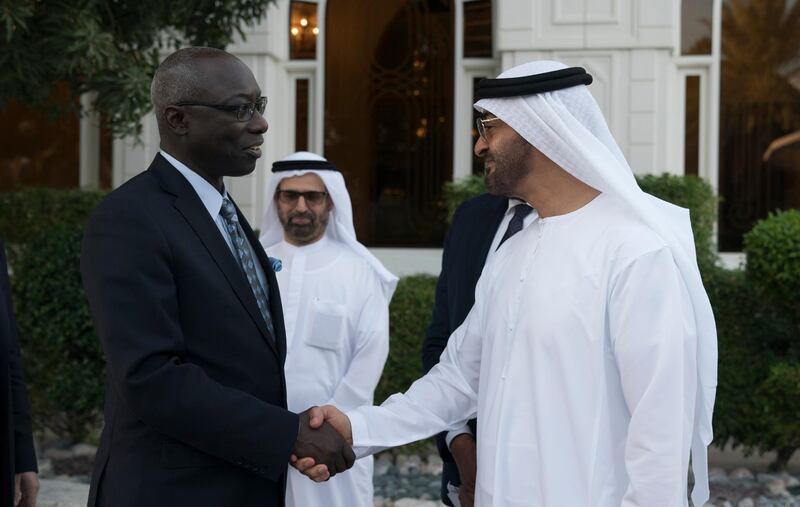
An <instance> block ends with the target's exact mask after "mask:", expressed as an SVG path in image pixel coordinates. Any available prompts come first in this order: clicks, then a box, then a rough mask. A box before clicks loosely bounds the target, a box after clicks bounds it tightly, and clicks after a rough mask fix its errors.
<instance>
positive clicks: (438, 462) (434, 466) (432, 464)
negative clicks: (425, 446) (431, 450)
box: [422, 454, 442, 475]
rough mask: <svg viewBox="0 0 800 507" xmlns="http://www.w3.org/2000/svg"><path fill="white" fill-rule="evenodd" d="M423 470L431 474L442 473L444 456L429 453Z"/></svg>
mask: <svg viewBox="0 0 800 507" xmlns="http://www.w3.org/2000/svg"><path fill="white" fill-rule="evenodd" d="M422 472H423V473H426V474H429V475H439V474H441V473H442V458H440V457H439V455H438V454H429V455H428V457H427V459H426V460H425V465H424V466H423V468H422Z"/></svg>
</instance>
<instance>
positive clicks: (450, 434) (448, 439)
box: [444, 424, 474, 449]
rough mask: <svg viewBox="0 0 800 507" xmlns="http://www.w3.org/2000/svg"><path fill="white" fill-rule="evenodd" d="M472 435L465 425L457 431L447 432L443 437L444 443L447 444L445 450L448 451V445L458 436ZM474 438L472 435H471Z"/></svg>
mask: <svg viewBox="0 0 800 507" xmlns="http://www.w3.org/2000/svg"><path fill="white" fill-rule="evenodd" d="M465 433H466V434H467V435H472V430H470V429H469V426H467V425H466V424H465V425H464V426H462V427H460V428H458V429H455V430H452V431H448V432H447V434H446V435H445V436H444V441H445V442H446V443H447V448H448V449H450V443H451V442H452V441H453V440H454V439H455V438H456V437H457V436H459V435H463V434H465ZM473 436H474V435H473Z"/></svg>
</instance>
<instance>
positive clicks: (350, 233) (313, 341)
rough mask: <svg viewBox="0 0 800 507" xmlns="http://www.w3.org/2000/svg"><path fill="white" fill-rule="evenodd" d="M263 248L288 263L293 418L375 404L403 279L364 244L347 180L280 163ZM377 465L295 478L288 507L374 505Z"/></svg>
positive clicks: (314, 161) (326, 168)
mask: <svg viewBox="0 0 800 507" xmlns="http://www.w3.org/2000/svg"><path fill="white" fill-rule="evenodd" d="M272 171H273V175H272V178H271V180H270V183H269V185H268V187H269V188H268V190H267V192H268V193H267V195H268V196H270V198H271V199H270V201H271V204H270V205H268V206H267V210H266V212H265V214H264V221H263V223H262V226H261V231H262V234H261V238H260V240H261V243H262V244H263V245H264V247H265V248H266V250H267V253H269V255H270V256H272V257H274V258H278V259H280V261H281V263H282V269H281V270H280V271H279V272H278V273H277V279H278V284H279V286H280V289H281V294H282V301H283V311H284V316H285V319H286V341H287V355H286V386H287V394H288V404H289V405H288V406H289V410H292V411H295V412H300V411H303V410H306V409H307V408H309V407H311V406H313V405H324V404H327V403H335V404H337V405H341V406H346V407H353V408H355V407H358V406H360V405H363V404H372V402H373V392H374V391H375V386H376V385H377V384H378V380H379V379H380V376H381V372H382V370H383V365H384V363H385V362H386V357H387V355H388V352H389V301H390V300H391V298H392V294H393V292H394V289H395V286H396V285H397V277H395V276H394V275H392V274H391V273H390V272H389V271H387V270H386V268H385V267H384V266H383V265H382V264H381V262H380V261H379V260H378V259H377V258H375V257H374V256H373V255H372V254H371V253H370V252H369V251H368V250H367V249H366V248H365V247H364V246H363V245H361V244H360V243H359V242H358V241H357V240H356V235H355V230H354V229H353V211H352V208H351V205H350V196H349V195H348V193H347V188H346V187H345V183H344V178H343V177H342V174H341V173H340V172H339V171H338V170H337V169H336V167H335V166H334V165H333V164H332V163H330V162H328V161H327V160H325V159H324V158H322V157H320V156H319V155H316V154H313V153H308V152H298V153H295V154H293V155H290V156H289V157H287V158H285V159H283V160H281V161H278V162H276V163H275V164H274V165H273V166H272ZM372 464H373V463H372V458H371V457H369V458H365V459H362V460H359V461H357V462H356V464H355V465H354V466H353V468H352V469H351V470H350V471H348V472H347V473H345V474H340V475H337V476H336V477H334V478H332V479H330V480H329V481H327V482H325V483H322V484H315V483H312V482H311V481H309V480H307V479H305V478H304V477H303V476H302V475H301V474H300V473H298V472H297V471H296V470H294V469H290V470H289V481H288V484H287V490H286V503H287V507H307V506H308V507H311V506H317V505H318V506H322V505H324V506H326V507H372V496H373V491H372Z"/></svg>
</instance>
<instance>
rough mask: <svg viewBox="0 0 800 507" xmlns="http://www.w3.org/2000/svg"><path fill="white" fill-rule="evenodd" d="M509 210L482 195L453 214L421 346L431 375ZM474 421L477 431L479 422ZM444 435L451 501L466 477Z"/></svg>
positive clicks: (440, 441)
mask: <svg viewBox="0 0 800 507" xmlns="http://www.w3.org/2000/svg"><path fill="white" fill-rule="evenodd" d="M507 210H508V199H507V198H505V197H499V196H494V195H491V194H481V195H479V196H477V197H473V198H472V199H469V200H467V201H465V202H464V203H462V204H461V205H460V206H459V207H458V209H457V210H456V212H455V214H454V215H453V223H452V224H451V225H450V229H449V230H448V231H447V236H446V237H445V240H444V250H443V252H442V272H441V274H440V275H439V281H438V283H437V284H436V303H435V305H434V308H433V317H432V319H431V323H430V325H429V326H428V331H427V333H426V336H425V342H424V343H423V345H422V365H423V367H424V369H425V372H426V373H427V372H428V370H430V369H431V368H433V366H434V365H435V364H436V363H438V362H439V357H440V356H441V355H442V351H443V350H444V349H445V347H446V346H447V340H448V339H449V338H450V334H451V333H452V332H453V331H455V330H456V328H457V327H458V326H460V325H461V323H462V322H464V319H466V318H467V314H468V313H469V311H470V309H472V305H473V304H474V303H475V285H476V284H477V283H478V278H480V276H481V271H482V270H483V265H484V263H485V262H486V257H487V256H488V255H489V247H490V246H491V244H492V240H493V239H494V236H495V234H496V232H497V228H498V226H499V225H500V222H501V221H502V220H503V215H504V214H505V212H506V211H507ZM469 425H470V427H471V429H472V432H473V434H475V431H476V427H475V420H472V421H470V422H469ZM444 435H445V434H444V433H441V434H439V435H437V437H436V445H437V447H438V448H439V454H440V455H441V457H442V460H443V461H444V469H443V470H442V501H444V502H445V503H446V504H447V505H450V501H449V500H448V499H447V483H448V482H450V483H452V484H453V485H460V484H461V479H460V478H459V476H458V468H457V467H456V465H455V461H454V460H453V456H452V455H451V454H450V451H449V450H448V449H447V444H446V443H445V439H444Z"/></svg>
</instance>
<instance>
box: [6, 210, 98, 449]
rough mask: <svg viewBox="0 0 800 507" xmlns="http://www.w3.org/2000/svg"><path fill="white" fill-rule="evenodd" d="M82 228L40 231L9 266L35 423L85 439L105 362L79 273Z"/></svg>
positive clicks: (72, 226) (67, 226) (95, 408)
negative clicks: (11, 265) (14, 262)
mask: <svg viewBox="0 0 800 507" xmlns="http://www.w3.org/2000/svg"><path fill="white" fill-rule="evenodd" d="M82 237H83V226H82V225H79V224H65V225H61V226H56V227H52V228H50V229H47V230H44V231H42V232H41V233H40V234H38V235H37V236H36V237H35V238H34V239H33V240H32V241H30V242H28V243H26V244H25V245H24V246H23V249H22V252H21V255H20V259H19V261H18V262H17V263H16V265H15V267H14V278H13V288H14V301H15V303H16V311H17V325H18V327H19V333H20V337H21V342H22V353H23V357H24V358H25V368H26V374H27V383H28V388H29V390H30V394H31V404H32V407H33V414H34V421H35V422H37V423H39V424H40V425H42V426H44V427H47V428H50V429H51V430H53V431H55V432H56V434H58V435H64V436H69V437H70V438H71V439H73V440H74V441H78V442H80V441H85V439H86V437H87V436H88V435H89V433H90V432H91V431H92V429H94V428H95V427H96V426H97V424H98V422H99V420H100V411H101V408H102V404H103V387H104V380H105V365H104V360H103V353H102V351H101V349H100V344H99V342H98V340H97V336H96V335H95V332H94V328H93V326H92V321H91V316H90V315H89V308H88V305H87V304H86V295H85V294H84V292H83V286H82V284H81V274H80V244H81V238H82Z"/></svg>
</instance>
